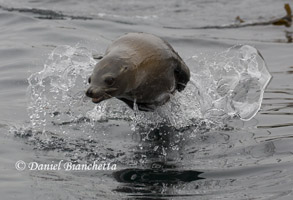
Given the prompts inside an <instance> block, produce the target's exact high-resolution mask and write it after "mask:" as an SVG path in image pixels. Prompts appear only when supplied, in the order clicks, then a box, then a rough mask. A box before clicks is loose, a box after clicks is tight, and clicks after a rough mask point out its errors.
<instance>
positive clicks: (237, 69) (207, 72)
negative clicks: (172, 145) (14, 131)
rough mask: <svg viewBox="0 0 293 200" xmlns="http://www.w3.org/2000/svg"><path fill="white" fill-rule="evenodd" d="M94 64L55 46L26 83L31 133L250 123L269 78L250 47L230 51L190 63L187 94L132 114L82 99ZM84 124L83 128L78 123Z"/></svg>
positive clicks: (85, 54) (116, 104) (85, 53)
mask: <svg viewBox="0 0 293 200" xmlns="http://www.w3.org/2000/svg"><path fill="white" fill-rule="evenodd" d="M95 64H96V61H95V60H94V59H93V58H92V53H91V51H89V50H88V49H86V48H82V47H70V46H60V47H57V48H56V49H55V50H54V51H53V52H52V53H51V54H50V56H49V58H48V60H47V62H46V64H45V65H44V69H43V70H42V71H40V72H38V73H34V74H32V75H31V76H30V77H29V88H28V97H29V106H28V111H29V115H30V120H31V124H32V127H33V129H38V130H41V131H46V130H48V129H50V130H53V132H56V131H57V132H60V131H61V132H62V133H67V132H69V131H68V127H65V128H63V127H64V126H62V125H65V124H67V125H69V126H71V127H73V126H74V124H76V126H74V127H73V128H74V129H78V130H82V131H83V132H87V133H91V132H93V130H94V129H93V127H95V126H96V124H97V123H95V121H100V122H101V121H107V120H109V119H118V120H126V121H129V122H130V125H131V126H132V127H133V130H136V129H137V127H140V128H141V127H144V128H145V127H149V128H150V129H155V128H157V127H158V126H161V125H162V124H164V125H166V124H169V125H170V126H172V127H175V128H177V129H180V128H182V127H188V126H194V125H195V124H200V123H202V122H205V124H208V123H207V122H209V123H211V122H212V123H214V122H217V123H221V122H223V121H225V120H226V119H227V118H233V117H235V116H236V117H239V118H240V119H242V120H249V119H251V118H252V117H254V116H255V114H256V113H257V111H258V110H259V108H260V106H261V102H262V96H263V92H264V89H265V87H266V85H267V84H268V82H269V80H270V78H271V76H270V74H269V73H268V71H267V69H266V65H265V62H264V60H263V58H262V56H261V55H260V54H259V52H258V51H257V50H256V49H255V48H253V47H251V46H247V45H245V46H235V47H232V48H230V49H228V50H227V51H225V52H222V53H220V54H218V55H217V56H214V57H213V58H212V59H203V58H199V57H196V56H194V57H192V58H190V59H189V60H187V64H188V65H189V67H190V68H191V70H192V71H196V73H192V77H191V81H190V82H189V83H188V85H187V87H186V89H185V90H184V91H183V92H181V93H179V92H177V93H176V94H175V95H174V96H172V97H171V99H170V101H169V102H168V103H166V104H165V105H163V106H161V107H158V108H157V109H156V110H155V112H141V111H138V110H137V109H134V110H131V109H130V108H128V107H127V106H126V105H125V104H124V103H123V102H121V101H119V100H117V99H115V98H112V99H110V100H107V101H103V102H101V103H99V104H97V105H94V104H93V103H91V102H90V101H89V99H88V98H86V97H85V94H84V91H86V88H87V87H88V83H87V78H88V77H89V75H90V74H91V73H92V70H93V68H94V65H95ZM78 122H84V123H78Z"/></svg>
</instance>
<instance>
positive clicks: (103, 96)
mask: <svg viewBox="0 0 293 200" xmlns="http://www.w3.org/2000/svg"><path fill="white" fill-rule="evenodd" d="M111 97H112V96H111V95H109V94H107V93H104V94H102V95H101V96H100V97H93V98H92V102H93V103H100V102H101V101H104V100H106V99H110V98H111Z"/></svg>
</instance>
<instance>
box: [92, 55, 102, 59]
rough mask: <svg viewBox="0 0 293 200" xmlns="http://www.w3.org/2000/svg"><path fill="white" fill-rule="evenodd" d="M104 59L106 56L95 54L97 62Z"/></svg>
mask: <svg viewBox="0 0 293 200" xmlns="http://www.w3.org/2000/svg"><path fill="white" fill-rule="evenodd" d="M103 57H104V56H103V55H101V54H93V58H94V59H95V60H101V59H102V58H103Z"/></svg>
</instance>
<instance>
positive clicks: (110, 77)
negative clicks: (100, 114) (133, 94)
mask: <svg viewBox="0 0 293 200" xmlns="http://www.w3.org/2000/svg"><path fill="white" fill-rule="evenodd" d="M126 60H127V59H121V58H119V57H117V56H105V57H104V58H103V59H102V60H101V61H100V62H99V63H97V65H96V66H95V68H94V71H93V73H92V75H91V76H90V77H89V80H88V82H89V83H90V87H89V88H88V90H87V91H86V96H88V97H90V98H92V101H93V103H99V102H101V101H104V100H106V99H109V98H111V97H121V96H123V94H125V91H126V90H127V88H128V86H129V85H130V83H131V81H132V79H133V78H134V77H132V76H129V75H128V72H129V68H130V66H129V63H128V62H127V61H126Z"/></svg>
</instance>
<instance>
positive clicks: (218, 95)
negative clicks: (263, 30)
mask: <svg viewBox="0 0 293 200" xmlns="http://www.w3.org/2000/svg"><path fill="white" fill-rule="evenodd" d="M188 62H189V64H190V65H192V66H194V67H195V71H196V73H195V74H192V76H193V80H192V84H193V85H194V87H195V88H196V90H197V92H195V93H194V94H196V97H197V99H198V101H199V104H200V109H201V113H202V115H203V117H204V118H208V119H213V120H216V121H222V120H223V119H225V118H229V117H238V118H240V119H241V120H244V121H248V120H250V119H252V118H253V117H254V116H255V115H256V113H257V112H258V111H259V109H260V107H261V103H262V99H263V94H264V90H265V88H266V86H267V85H268V83H269V81H270V79H271V75H270V73H269V72H268V69H267V66H266V63H265V61H264V59H263V57H262V55H261V54H260V53H259V51H258V50H257V49H255V48H254V47H252V46H248V45H236V46H234V47H232V48H229V49H228V50H227V51H224V52H221V53H219V54H217V55H215V56H213V57H212V58H209V59H208V60H207V59H198V58H197V57H192V58H191V59H189V60H188Z"/></svg>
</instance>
